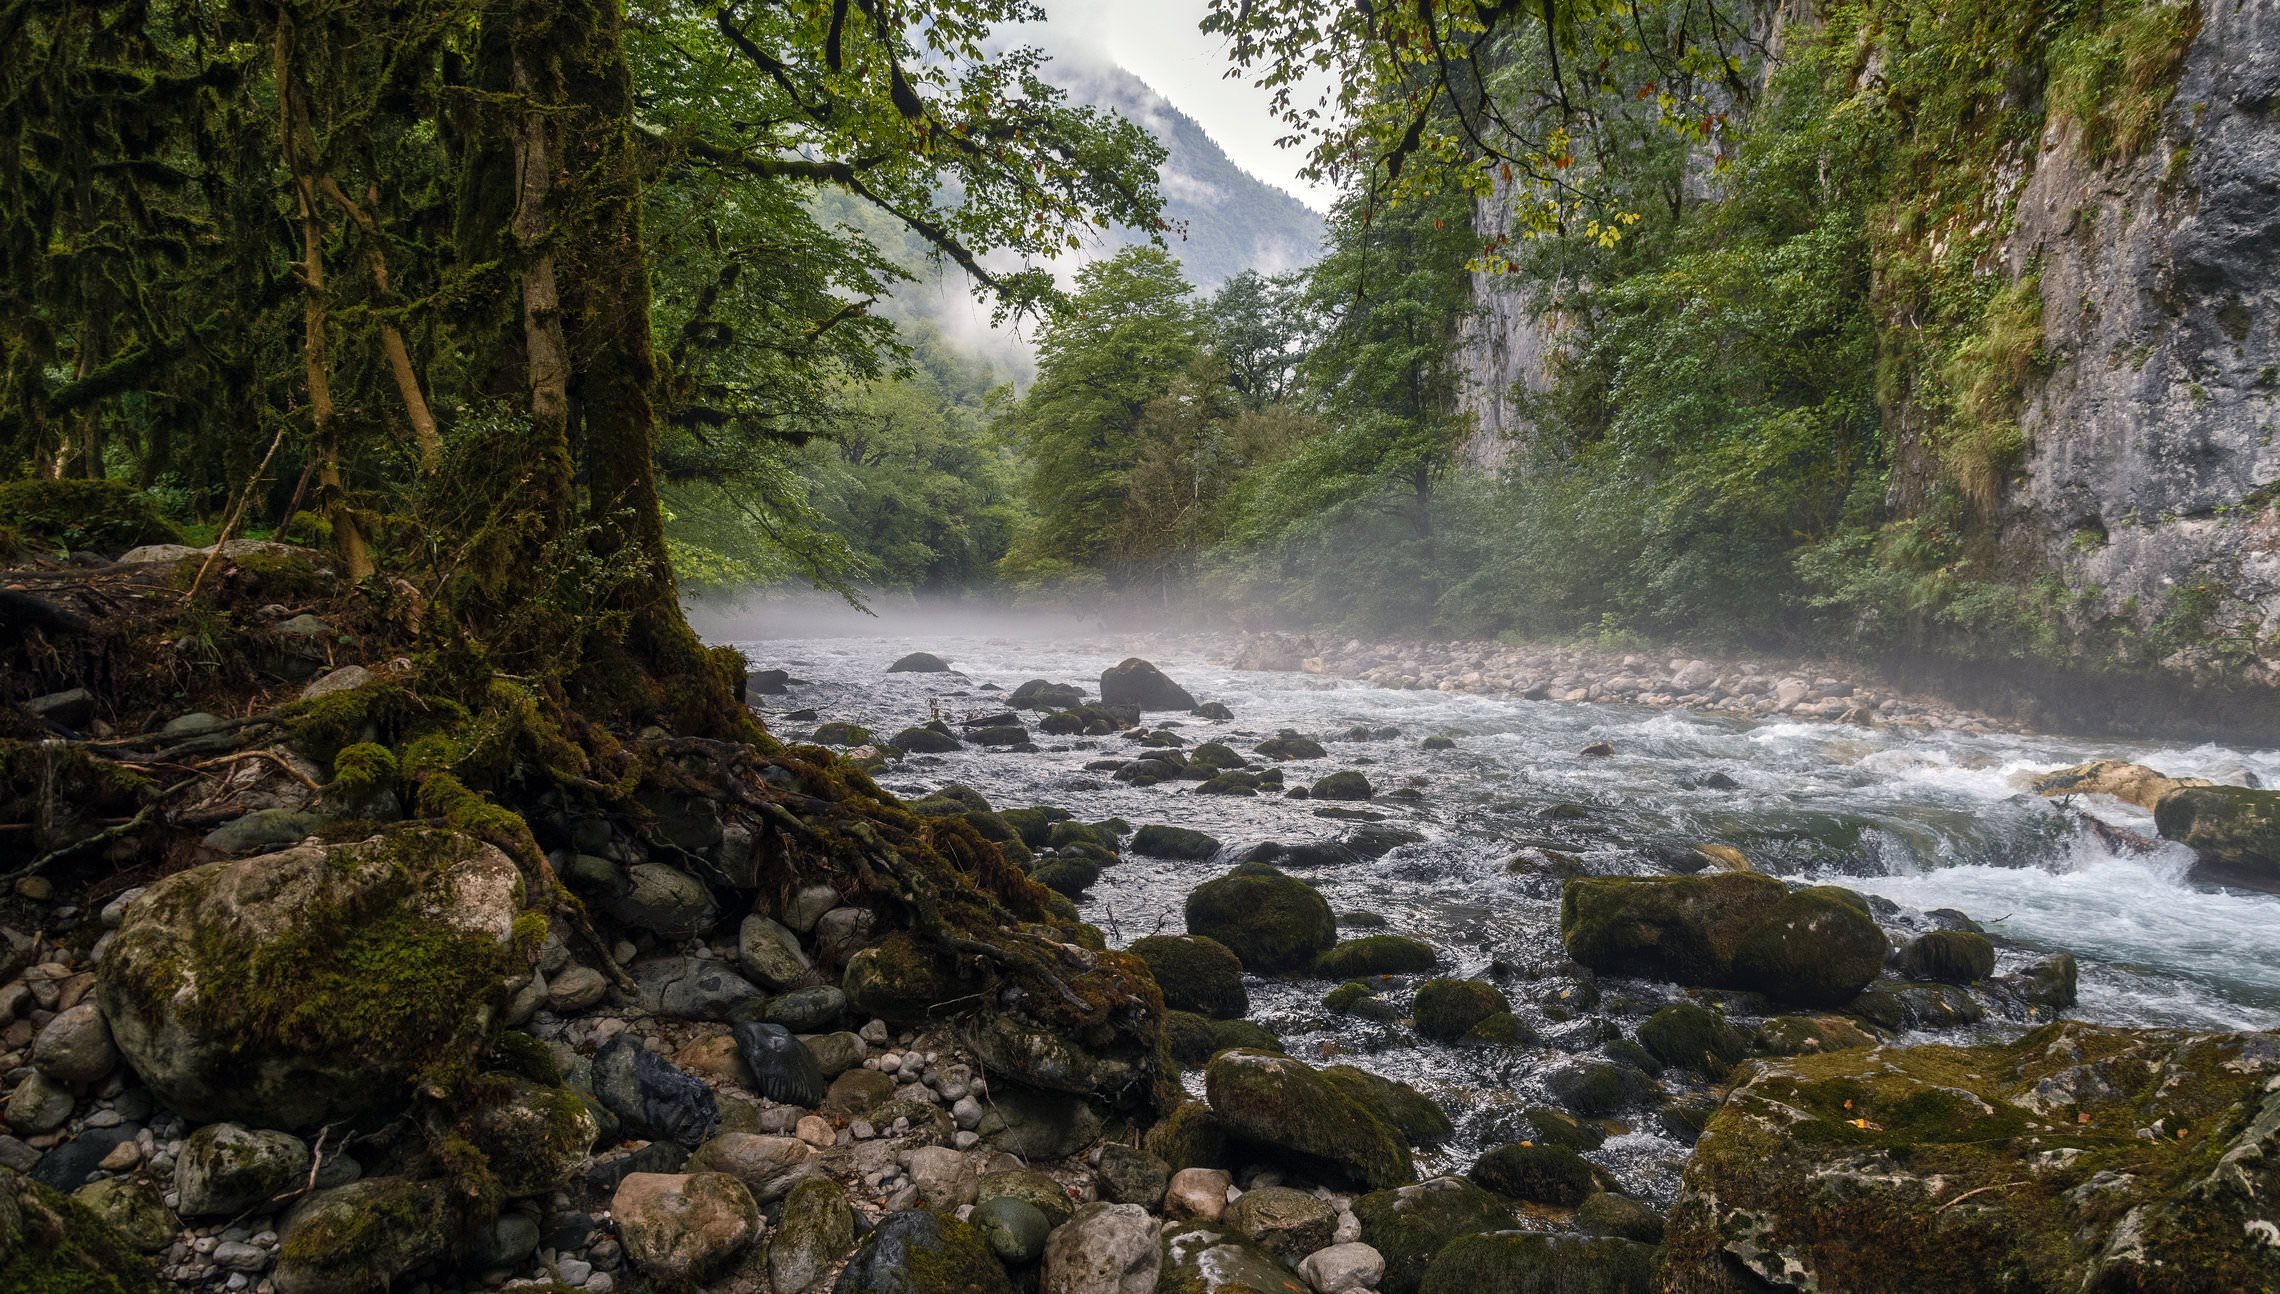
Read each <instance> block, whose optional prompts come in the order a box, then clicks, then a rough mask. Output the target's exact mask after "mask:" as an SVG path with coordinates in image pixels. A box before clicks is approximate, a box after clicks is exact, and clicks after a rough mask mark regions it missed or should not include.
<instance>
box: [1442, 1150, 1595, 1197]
mask: <svg viewBox="0 0 2280 1294" xmlns="http://www.w3.org/2000/svg"><path fill="white" fill-rule="evenodd" d="M1470 1175H1471V1177H1472V1179H1473V1181H1474V1182H1476V1183H1478V1184H1479V1186H1480V1187H1481V1189H1483V1190H1489V1191H1494V1192H1496V1193H1497V1194H1498V1195H1508V1196H1510V1197H1512V1198H1513V1199H1515V1200H1520V1201H1522V1202H1524V1203H1528V1204H1550V1205H1555V1206H1557V1207H1560V1208H1568V1209H1572V1208H1574V1207H1575V1206H1576V1205H1578V1204H1581V1203H1583V1202H1584V1200H1585V1199H1586V1198H1588V1197H1589V1196H1590V1195H1591V1193H1592V1192H1594V1191H1600V1190H1606V1189H1609V1185H1610V1184H1609V1183H1608V1182H1607V1181H1606V1180H1605V1178H1604V1176H1603V1175H1602V1174H1601V1173H1600V1171H1599V1170H1598V1169H1596V1168H1594V1167H1592V1166H1591V1163H1590V1161H1589V1160H1586V1159H1585V1158H1584V1157H1583V1156H1582V1155H1579V1154H1577V1153H1576V1152H1575V1151H1574V1150H1572V1149H1570V1148H1568V1147H1566V1146H1559V1145H1530V1144H1529V1143H1527V1142H1522V1141H1514V1142H1508V1143H1506V1144H1504V1145H1501V1146H1498V1147H1496V1148H1495V1149H1493V1150H1491V1151H1489V1152H1488V1153H1487V1154H1485V1155H1482V1156H1481V1157H1480V1159H1479V1161H1478V1162H1476V1163H1475V1164H1474V1165H1473V1166H1472V1173H1471V1174H1470Z"/></svg>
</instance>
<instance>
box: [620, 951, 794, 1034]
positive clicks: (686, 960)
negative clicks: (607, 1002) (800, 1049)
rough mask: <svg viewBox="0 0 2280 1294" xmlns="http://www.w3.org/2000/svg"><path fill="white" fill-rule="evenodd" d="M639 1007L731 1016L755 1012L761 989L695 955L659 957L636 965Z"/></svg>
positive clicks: (681, 1014)
mask: <svg viewBox="0 0 2280 1294" xmlns="http://www.w3.org/2000/svg"><path fill="white" fill-rule="evenodd" d="M632 975H633V983H634V989H635V992H636V994H637V996H638V997H639V1000H640V1002H641V1008H642V1009H643V1010H645V1011H648V1012H651V1013H652V1014H655V1015H662V1016H669V1017H671V1018H673V1019H676V1020H733V1019H738V1018H741V1017H744V1016H748V1015H750V1014H752V1013H755V1012H757V1011H758V1010H759V1008H760V1003H761V1002H762V1001H763V1000H764V997H763V995H762V994H761V992H760V990H759V989H757V988H754V987H753V986H752V982H751V981H750V980H747V979H745V978H744V977H743V976H741V975H739V974H737V973H736V971H735V970H734V969H732V968H731V967H729V966H726V965H723V964H722V963H720V962H717V961H704V960H701V959H699V958H695V957H658V958H653V959H651V960H649V961H645V962H642V963H640V964H639V965H636V966H635V967H634V968H633V971H632Z"/></svg>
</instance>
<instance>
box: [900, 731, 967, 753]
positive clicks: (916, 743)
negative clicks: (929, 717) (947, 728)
mask: <svg viewBox="0 0 2280 1294" xmlns="http://www.w3.org/2000/svg"><path fill="white" fill-rule="evenodd" d="M887 744H888V745H890V746H893V747H894V748H895V749H896V750H899V751H901V752H903V753H904V754H906V755H945V754H948V753H949V752H951V751H953V750H960V749H963V748H964V746H965V744H966V743H964V742H962V741H960V740H958V739H957V738H956V737H953V736H951V735H950V734H949V733H946V732H937V731H935V730H934V729H932V728H905V729H903V730H902V731H901V732H898V733H896V734H895V735H894V736H892V737H890V738H888V739H887Z"/></svg>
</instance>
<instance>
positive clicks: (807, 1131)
mask: <svg viewBox="0 0 2280 1294" xmlns="http://www.w3.org/2000/svg"><path fill="white" fill-rule="evenodd" d="M792 1135H793V1136H795V1137H798V1138H799V1139H800V1140H802V1141H804V1142H806V1143H808V1144H809V1145H811V1146H814V1147H815V1148H816V1149H818V1150H826V1149H829V1148H830V1147H831V1146H832V1145H834V1144H835V1143H837V1142H838V1140H839V1134H838V1133H836V1132H833V1131H832V1129H831V1121H830V1120H829V1119H826V1118H824V1117H823V1116H822V1115H820V1114H810V1115H807V1116H805V1117H803V1118H802V1119H801V1120H800V1121H799V1123H797V1124H796V1125H794V1126H793V1128H792Z"/></svg>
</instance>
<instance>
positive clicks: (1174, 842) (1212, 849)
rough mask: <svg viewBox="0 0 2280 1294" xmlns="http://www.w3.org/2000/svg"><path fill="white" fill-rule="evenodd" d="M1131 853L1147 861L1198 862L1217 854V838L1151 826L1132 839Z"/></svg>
mask: <svg viewBox="0 0 2280 1294" xmlns="http://www.w3.org/2000/svg"><path fill="white" fill-rule="evenodd" d="M1132 852H1133V853H1135V854H1145V855H1147V856H1148V857H1150V858H1181V859H1186V860H1187V861H1189V862H1201V861H1202V860H1204V859H1206V858H1209V857H1211V856H1212V855H1213V854H1216V853H1218V852H1219V838H1218V837H1216V836H1207V835H1205V834H1204V833H1202V832H1200V831H1196V830H1194V829H1192V828H1189V827H1168V826H1165V825H1163V824H1161V823H1150V824H1148V825H1147V826H1145V827H1142V828H1140V830H1138V831H1136V832H1134V833H1133V835H1132Z"/></svg>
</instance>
